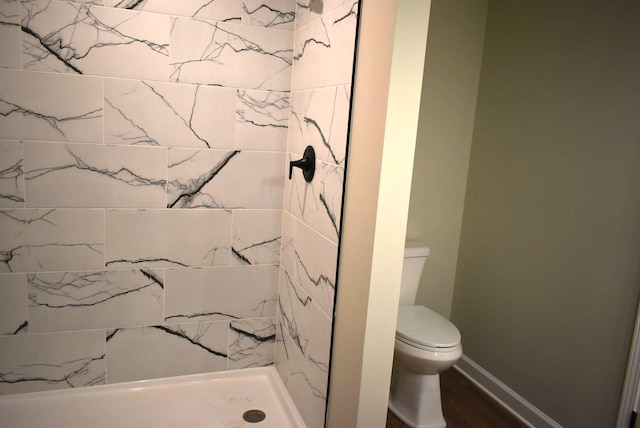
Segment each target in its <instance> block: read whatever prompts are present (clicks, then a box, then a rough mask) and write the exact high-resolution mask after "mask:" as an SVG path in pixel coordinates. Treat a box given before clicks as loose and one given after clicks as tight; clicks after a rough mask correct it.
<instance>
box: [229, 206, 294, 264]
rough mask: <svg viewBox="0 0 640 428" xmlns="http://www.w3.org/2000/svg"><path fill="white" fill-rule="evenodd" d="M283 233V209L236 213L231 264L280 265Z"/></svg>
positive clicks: (234, 214) (236, 211)
mask: <svg viewBox="0 0 640 428" xmlns="http://www.w3.org/2000/svg"><path fill="white" fill-rule="evenodd" d="M281 231H282V211H281V210H234V211H233V240H232V247H231V254H232V262H235V263H236V264H241V265H261V264H269V265H277V264H279V263H280V244H281V238H280V234H281Z"/></svg>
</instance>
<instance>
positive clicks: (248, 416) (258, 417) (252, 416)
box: [242, 409, 267, 423]
mask: <svg viewBox="0 0 640 428" xmlns="http://www.w3.org/2000/svg"><path fill="white" fill-rule="evenodd" d="M266 417H267V415H266V414H265V413H264V412H263V411H262V410H257V409H252V410H247V411H246V412H244V414H243V415H242V419H244V420H245V421H246V422H250V423H256V422H262V421H264V418H266Z"/></svg>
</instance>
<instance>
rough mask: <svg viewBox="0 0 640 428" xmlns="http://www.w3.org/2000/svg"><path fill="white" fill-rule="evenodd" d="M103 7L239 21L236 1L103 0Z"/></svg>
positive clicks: (239, 14)
mask: <svg viewBox="0 0 640 428" xmlns="http://www.w3.org/2000/svg"><path fill="white" fill-rule="evenodd" d="M104 4H105V6H110V7H118V8H123V9H128V10H142V11H145V12H156V13H164V14H167V15H175V16H186V17H191V18H198V19H207V20H211V21H226V22H229V21H237V22H239V21H240V16H241V13H240V11H241V6H242V5H241V3H240V2H239V1H238V0H215V1H211V0H180V1H167V0H104Z"/></svg>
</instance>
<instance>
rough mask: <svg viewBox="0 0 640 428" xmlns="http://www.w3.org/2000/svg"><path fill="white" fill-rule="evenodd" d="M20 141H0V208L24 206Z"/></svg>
mask: <svg viewBox="0 0 640 428" xmlns="http://www.w3.org/2000/svg"><path fill="white" fill-rule="evenodd" d="M23 158H24V157H23V153H22V143H21V142H20V141H0V208H18V207H23V206H24V163H23Z"/></svg>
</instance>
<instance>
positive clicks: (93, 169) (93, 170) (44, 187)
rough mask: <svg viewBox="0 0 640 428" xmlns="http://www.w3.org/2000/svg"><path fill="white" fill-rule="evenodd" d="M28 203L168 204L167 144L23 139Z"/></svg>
mask: <svg viewBox="0 0 640 428" xmlns="http://www.w3.org/2000/svg"><path fill="white" fill-rule="evenodd" d="M24 159H25V160H24V168H25V181H26V191H27V193H28V195H29V200H28V201H27V206H29V207H53V208H57V207H86V208H90V207H91V208H97V207H106V208H127V207H140V208H164V207H165V204H166V190H165V189H166V176H167V149H166V148H159V147H125V146H105V145H93V144H59V143H39V142H25V143H24Z"/></svg>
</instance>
